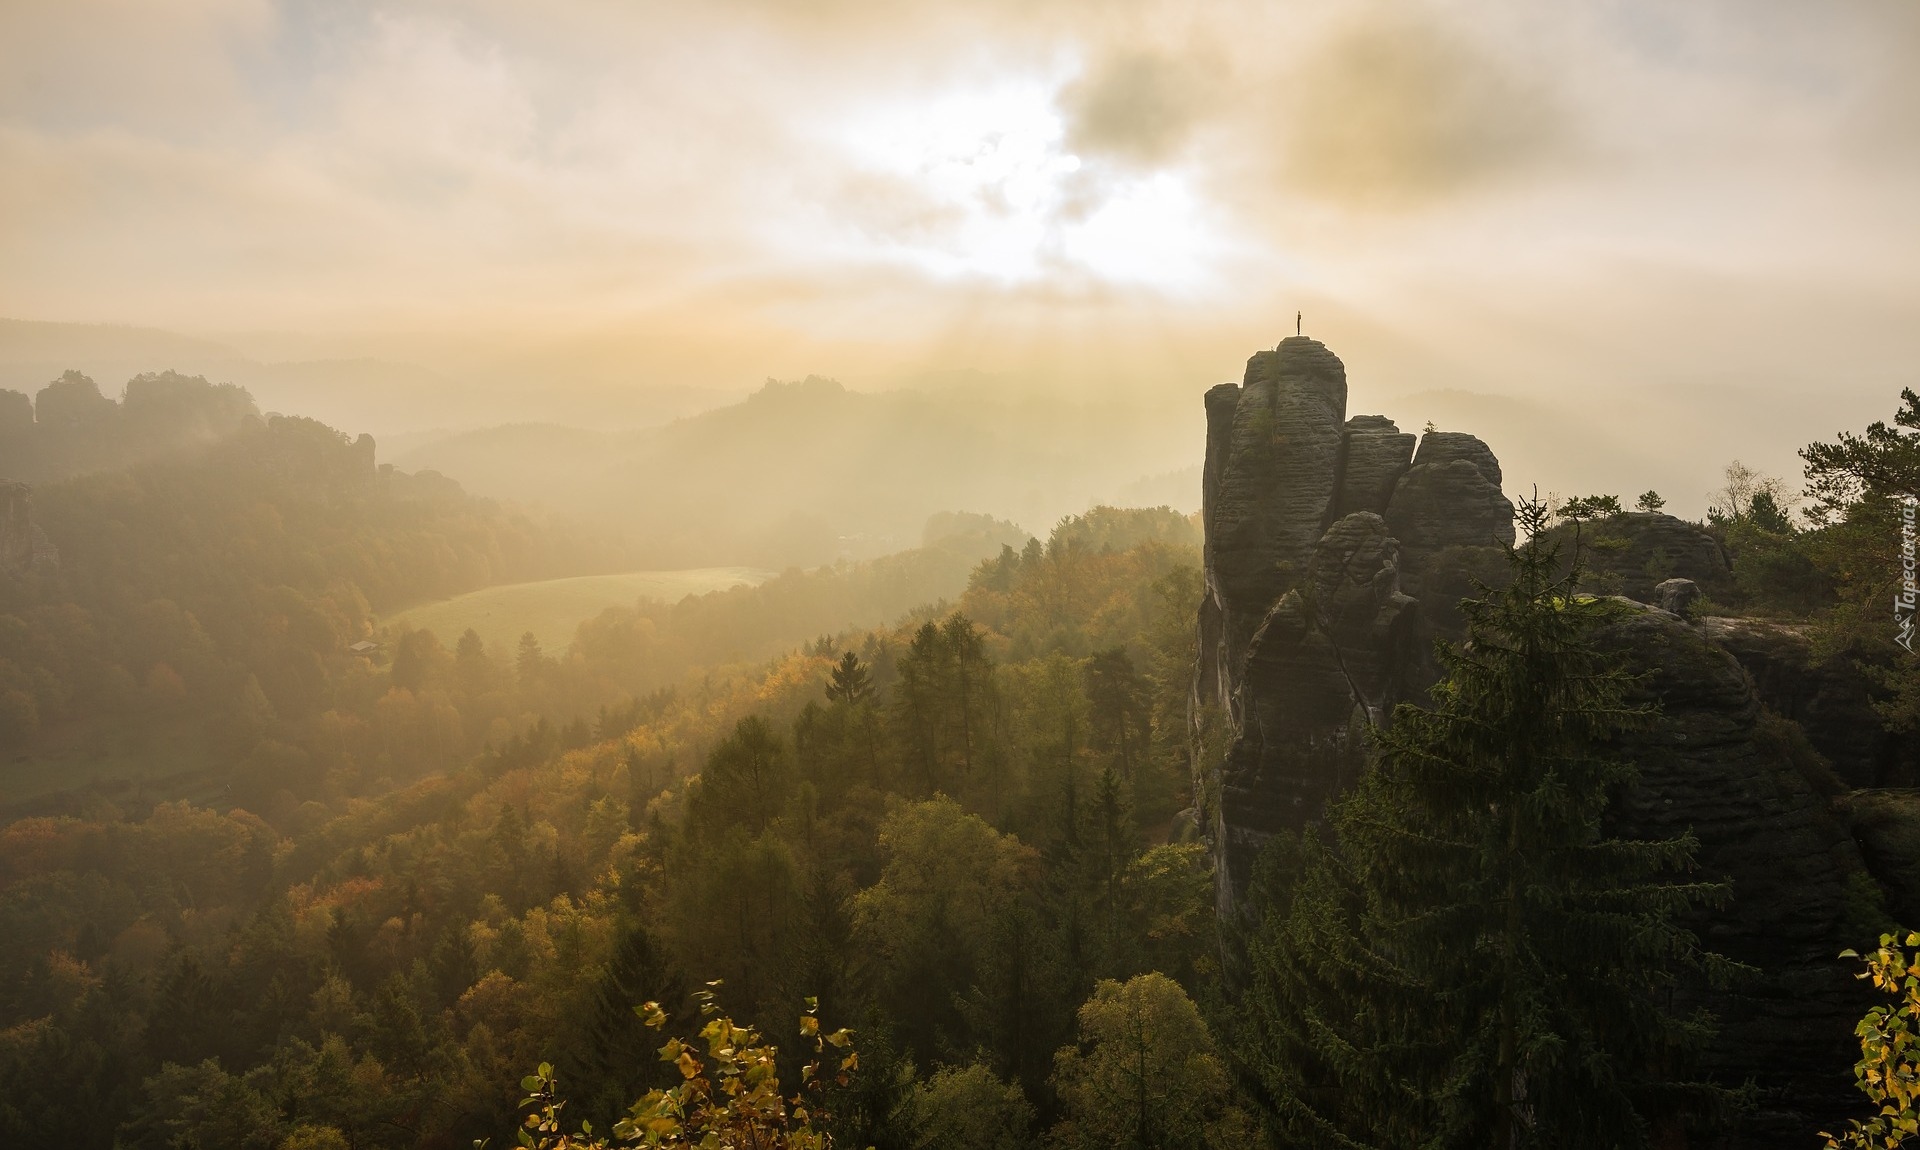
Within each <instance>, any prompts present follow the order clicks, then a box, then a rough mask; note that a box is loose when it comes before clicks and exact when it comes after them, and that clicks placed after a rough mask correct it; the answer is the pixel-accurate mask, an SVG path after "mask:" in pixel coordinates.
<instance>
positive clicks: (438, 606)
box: [381, 567, 774, 652]
mask: <svg viewBox="0 0 1920 1150" xmlns="http://www.w3.org/2000/svg"><path fill="white" fill-rule="evenodd" d="M773 574H774V573H773V572H771V571H762V570H759V569H757V568H753V567H697V568H693V569H691V570H687V571H629V572H626V573H625V574H621V575H576V576H573V577H571V578H567V579H542V580H540V581H538V582H534V583H507V584H503V585H501V586H498V587H487V588H484V589H482V590H479V591H470V592H468V593H467V594H465V595H456V596H455V597H453V598H451V599H442V600H440V601H439V602H437V603H426V604H422V605H421V606H418V607H409V608H408V609H407V610H405V611H398V612H395V613H394V614H392V615H390V616H388V617H387V618H385V619H382V620H381V623H382V625H383V626H387V627H399V626H402V625H404V626H407V627H411V628H414V629H416V630H421V631H432V632H433V633H434V634H435V635H436V636H438V637H439V639H440V642H441V643H443V644H445V645H447V646H449V647H451V646H452V645H453V644H454V642H455V641H456V640H458V639H459V638H460V636H461V634H462V633H463V632H465V631H466V630H467V628H469V627H471V628H473V629H474V630H475V631H477V632H479V635H480V638H481V639H482V640H484V641H485V642H486V644H487V645H488V646H489V647H500V648H503V649H505V650H507V651H511V650H513V648H514V646H515V645H516V644H517V643H519V642H520V636H521V635H523V634H525V633H526V632H528V631H532V632H533V634H534V637H535V638H537V639H539V640H540V645H541V646H542V647H544V648H546V649H547V650H548V651H550V652H557V651H559V650H561V649H563V648H565V647H566V646H567V645H568V644H569V643H571V642H573V632H574V628H576V627H578V626H579V625H580V624H581V623H582V622H584V621H585V620H588V619H591V618H593V617H594V616H595V615H598V614H599V613H600V612H602V611H604V610H606V609H607V608H608V607H623V606H628V605H631V604H632V603H633V602H634V601H636V600H639V599H659V600H661V601H663V602H667V603H673V602H677V601H678V600H680V599H683V598H685V597H686V596H688V595H704V594H706V593H707V592H709V591H723V590H725V589H726V588H728V587H737V586H739V585H741V584H743V583H745V584H755V583H759V582H761V581H763V580H765V579H767V578H769V577H771V576H772V575H773Z"/></svg>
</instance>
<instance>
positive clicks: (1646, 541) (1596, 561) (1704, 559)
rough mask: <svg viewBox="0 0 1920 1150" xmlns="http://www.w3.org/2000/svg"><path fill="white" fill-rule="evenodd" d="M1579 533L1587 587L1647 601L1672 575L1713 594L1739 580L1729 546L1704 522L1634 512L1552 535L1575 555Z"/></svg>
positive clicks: (1569, 527) (1559, 529) (1556, 530)
mask: <svg viewBox="0 0 1920 1150" xmlns="http://www.w3.org/2000/svg"><path fill="white" fill-rule="evenodd" d="M1576 531H1577V532H1578V534H1579V537H1580V542H1581V547H1580V556H1581V563H1582V566H1583V567H1584V568H1585V569H1586V579H1585V583H1586V585H1587V586H1588V587H1589V588H1590V589H1592V590H1594V591H1597V592H1600V593H1602V594H1608V595H1615V594H1617V595H1625V596H1626V597H1627V598H1629V599H1633V600H1635V601H1637V602H1641V603H1651V602H1653V601H1654V600H1655V599H1656V598H1657V594H1656V592H1655V590H1654V589H1655V588H1656V587H1657V586H1659V584H1660V583H1662V582H1664V581H1665V580H1668V579H1674V578H1679V579H1691V580H1693V581H1694V582H1695V583H1696V584H1698V585H1699V587H1700V590H1701V592H1702V593H1704V594H1705V595H1707V596H1708V597H1710V598H1711V597H1713V596H1716V595H1720V594H1724V593H1725V592H1726V591H1727V590H1728V589H1729V588H1730V587H1731V586H1732V584H1733V565H1732V563H1731V562H1730V561H1729V560H1728V558H1727V551H1726V548H1724V547H1722V546H1721V545H1720V541H1719V540H1717V539H1715V538H1714V537H1713V536H1711V535H1709V534H1707V532H1706V530H1705V529H1704V528H1702V527H1700V526H1699V525H1698V524H1694V523H1688V522H1687V521H1686V520H1684V519H1676V518H1674V517H1673V516H1671V515H1663V514H1661V513H1660V512H1657V511H1628V512H1625V513H1623V514H1620V515H1610V516H1608V517H1607V518H1605V519H1601V520H1596V521H1592V522H1587V523H1582V524H1580V525H1579V526H1578V527H1577V528H1576V527H1575V526H1574V525H1573V524H1570V523H1568V524H1562V525H1560V526H1558V527H1555V528H1554V529H1553V530H1552V532H1550V534H1551V536H1552V537H1553V538H1554V539H1555V540H1557V541H1559V542H1560V543H1561V545H1562V548H1563V550H1564V551H1565V552H1566V553H1567V554H1568V555H1569V556H1571V554H1572V546H1571V545H1572V543H1573V539H1574V535H1575V533H1576Z"/></svg>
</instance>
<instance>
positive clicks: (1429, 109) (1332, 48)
mask: <svg viewBox="0 0 1920 1150" xmlns="http://www.w3.org/2000/svg"><path fill="white" fill-rule="evenodd" d="M1281 93H1282V94H1281V97H1280V98H1281V100H1282V101H1283V104H1282V108H1281V116H1282V119H1283V124H1282V131H1283V133H1284V139H1285V146H1284V153H1283V154H1284V161H1285V165H1284V166H1285V175H1286V178H1287V182H1288V183H1289V184H1290V185H1292V186H1293V187H1295V188H1297V189H1299V190H1301V191H1304V192H1308V193H1310V194H1313V195H1316V196H1320V197H1324V198H1330V199H1334V200H1338V201H1343V202H1347V203H1349V204H1364V205H1374V206H1405V205H1409V204H1417V203H1423V202H1427V201H1431V200H1433V199H1436V198H1440V197H1444V196H1447V195H1448V194H1450V193H1453V192H1457V191H1460V190H1463V189H1465V188H1468V187H1470V186H1473V185H1477V184H1481V183H1484V182H1486V181H1487V180H1489V179H1492V178H1494V177H1498V176H1502V175H1505V174H1508V173H1511V172H1514V171H1516V170H1518V169H1521V168H1524V167H1526V166H1528V165H1530V164H1532V163H1534V162H1536V161H1538V160H1540V159H1542V158H1544V157H1545V156H1547V155H1548V154H1550V153H1552V152H1554V151H1556V150H1557V149H1559V148H1560V147H1561V146H1562V145H1564V144H1565V143H1566V142H1567V137H1568V135H1569V132H1570V128H1569V125H1568V122H1567V120H1566V118H1565V117H1564V116H1563V115H1562V114H1561V113H1560V111H1559V109H1558V107H1557V105H1556V101H1555V98H1554V95H1553V93H1552V92H1551V91H1550V90H1549V89H1548V88H1547V86H1546V85H1545V84H1543V83H1540V82H1537V81H1533V80H1530V79H1529V78H1526V77H1524V75H1523V74H1521V73H1519V72H1517V71H1515V70H1514V69H1513V68H1512V67H1511V66H1510V65H1509V64H1508V63H1507V62H1505V61H1503V60H1501V59H1499V58H1496V57H1495V56H1494V55H1493V54H1491V53H1488V52H1483V51H1481V50H1479V49H1477V48H1475V47H1474V46H1473V45H1472V44H1471V43H1469V42H1468V41H1466V40H1465V39H1463V38H1461V37H1459V36H1457V35H1456V34H1454V33H1452V32H1451V31H1450V30H1448V29H1447V28H1445V27H1442V26H1440V25H1438V24H1436V23H1431V22H1426V21H1415V20H1410V19H1406V18H1386V17H1384V16H1381V15H1376V16H1375V17H1374V18H1373V19H1370V20H1368V21H1367V22H1366V23H1363V24H1355V25H1351V26H1349V27H1347V28H1345V29H1343V30H1341V31H1339V32H1336V33H1335V34H1334V35H1333V36H1332V38H1331V39H1330V40H1329V41H1328V42H1327V43H1326V44H1325V45H1324V46H1323V47H1322V48H1321V49H1320V50H1319V51H1318V52H1316V53H1313V54H1312V55H1311V56H1309V57H1308V58H1307V60H1306V61H1305V63H1304V64H1303V65H1302V66H1301V67H1300V68H1299V69H1298V70H1297V71H1295V72H1293V73H1292V74H1291V75H1289V76H1288V77H1287V78H1286V82H1285V84H1284V86H1283V88H1282V89H1281Z"/></svg>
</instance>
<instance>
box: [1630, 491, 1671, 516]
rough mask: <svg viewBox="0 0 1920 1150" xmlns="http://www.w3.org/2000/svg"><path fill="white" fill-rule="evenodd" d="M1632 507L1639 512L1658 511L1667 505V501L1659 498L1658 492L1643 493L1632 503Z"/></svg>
mask: <svg viewBox="0 0 1920 1150" xmlns="http://www.w3.org/2000/svg"><path fill="white" fill-rule="evenodd" d="M1633 505H1634V507H1636V508H1637V509H1639V510H1641V511H1658V510H1660V509H1661V508H1662V507H1665V506H1666V505H1667V501H1666V500H1665V499H1663V498H1661V495H1660V493H1659V492H1658V491H1645V492H1642V493H1641V495H1640V498H1638V499H1636V500H1634V501H1633Z"/></svg>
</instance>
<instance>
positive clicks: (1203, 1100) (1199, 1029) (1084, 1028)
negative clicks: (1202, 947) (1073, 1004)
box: [1053, 974, 1258, 1150]
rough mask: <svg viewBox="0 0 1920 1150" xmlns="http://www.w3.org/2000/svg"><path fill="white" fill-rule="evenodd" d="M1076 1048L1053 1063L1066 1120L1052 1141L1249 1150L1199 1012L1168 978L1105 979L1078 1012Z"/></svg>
mask: <svg viewBox="0 0 1920 1150" xmlns="http://www.w3.org/2000/svg"><path fill="white" fill-rule="evenodd" d="M1079 1023H1080V1043H1079V1045H1078V1046H1068V1047H1063V1048H1062V1049H1061V1050H1060V1051H1059V1053H1057V1054H1056V1055H1054V1067H1055V1069H1054V1082H1055V1086H1056V1088H1057V1089H1058V1090H1059V1092H1060V1100H1061V1104H1062V1107H1063V1109H1064V1111H1065V1118H1064V1119H1063V1120H1062V1122H1061V1123H1060V1124H1059V1125H1058V1126H1056V1127H1055V1128H1054V1131H1053V1136H1054V1143H1055V1144H1056V1145H1058V1146H1061V1147H1071V1148H1075V1150H1080V1148H1085V1150H1108V1148H1110V1147H1115V1146H1124V1147H1130V1148H1138V1150H1177V1148H1192V1150H1200V1148H1202V1147H1232V1146H1249V1147H1250V1146H1253V1145H1256V1144H1257V1142H1258V1139H1257V1138H1256V1137H1254V1130H1253V1129H1252V1125H1251V1123H1250V1122H1249V1120H1248V1119H1247V1117H1246V1115H1244V1114H1242V1113H1241V1112H1239V1111H1238V1110H1237V1109H1236V1108H1235V1107H1234V1105H1233V1102H1232V1088H1231V1086H1230V1084H1229V1081H1228V1077H1227V1071H1226V1067H1225V1065H1224V1063H1223V1062H1222V1061H1221V1059H1220V1056H1219V1054H1218V1052H1217V1051H1216V1050H1215V1048H1214V1043H1213V1037H1212V1035H1211V1034H1209V1033H1208V1031H1207V1025H1206V1023H1205V1022H1204V1021H1202V1020H1201V1018H1200V1011H1199V1009H1198V1008H1196V1007H1195V1006H1194V1004H1193V1001H1192V1000H1191V999H1190V998H1188V997H1187V994H1186V992H1185V991H1184V990H1182V989H1181V988H1180V985H1179V984H1178V983H1176V982H1174V981H1173V980H1172V979H1170V978H1168V977H1166V976H1165V975H1163V974H1142V975H1137V976H1135V977H1133V978H1130V979H1128V980H1127V981H1126V982H1124V983H1122V982H1115V981H1112V980H1104V981H1102V982H1101V983H1100V984H1099V985H1098V986H1097V987H1096V988H1095V989H1094V992H1093V997H1092V998H1089V999H1088V1000H1087V1002H1086V1004H1085V1005H1083V1006H1082V1007H1081V1008H1080V1012H1079Z"/></svg>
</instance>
